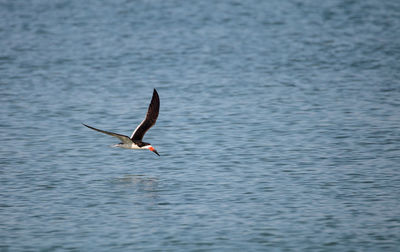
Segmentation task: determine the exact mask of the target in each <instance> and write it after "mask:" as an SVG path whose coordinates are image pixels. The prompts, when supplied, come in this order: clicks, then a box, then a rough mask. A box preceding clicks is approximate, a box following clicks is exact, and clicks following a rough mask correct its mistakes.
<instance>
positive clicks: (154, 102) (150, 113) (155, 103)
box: [82, 89, 160, 156]
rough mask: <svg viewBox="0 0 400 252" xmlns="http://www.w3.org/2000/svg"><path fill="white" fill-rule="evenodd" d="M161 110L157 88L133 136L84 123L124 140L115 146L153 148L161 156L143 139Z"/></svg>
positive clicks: (141, 148)
mask: <svg viewBox="0 0 400 252" xmlns="http://www.w3.org/2000/svg"><path fill="white" fill-rule="evenodd" d="M159 111H160V98H159V97H158V93H157V90H156V89H154V91H153V97H152V98H151V102H150V105H149V109H148V110H147V114H146V118H144V120H143V121H142V122H141V123H140V124H139V125H138V126H137V127H136V129H135V131H133V133H132V135H131V137H128V136H125V135H121V134H117V133H113V132H109V131H105V130H100V129H96V128H94V127H92V126H89V125H86V124H84V123H82V124H83V125H85V126H86V127H88V128H89V129H92V130H96V131H98V132H101V133H104V134H107V135H110V136H113V137H116V138H118V139H119V140H121V141H122V143H119V144H115V145H113V147H119V148H124V149H140V150H143V149H147V150H151V151H152V152H154V153H155V154H157V155H158V156H160V154H158V152H157V151H156V150H155V149H154V147H153V146H151V144H149V143H146V142H143V141H142V139H143V136H144V134H145V133H146V132H147V131H148V130H149V129H150V128H151V127H153V125H154V124H155V123H156V121H157V117H158V112H159Z"/></svg>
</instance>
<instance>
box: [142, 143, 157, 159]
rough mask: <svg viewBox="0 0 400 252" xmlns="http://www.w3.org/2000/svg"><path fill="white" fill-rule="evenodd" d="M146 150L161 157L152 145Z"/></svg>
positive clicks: (147, 146)
mask: <svg viewBox="0 0 400 252" xmlns="http://www.w3.org/2000/svg"><path fill="white" fill-rule="evenodd" d="M145 148H146V149H149V150H151V151H152V152H154V153H156V154H157V155H158V156H160V154H158V152H157V151H156V149H154V147H153V146H151V145H150V144H149V145H146V146H145Z"/></svg>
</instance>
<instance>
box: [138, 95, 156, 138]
mask: <svg viewBox="0 0 400 252" xmlns="http://www.w3.org/2000/svg"><path fill="white" fill-rule="evenodd" d="M159 111H160V97H159V96H158V93H157V90H156V89H154V91H153V98H151V102H150V105H149V109H148V110H147V114H146V118H145V119H144V120H143V121H142V122H141V123H140V124H139V126H137V127H136V129H135V131H133V133H132V136H131V140H132V141H134V140H135V141H141V140H142V139H143V136H144V134H145V133H146V132H147V131H148V130H149V129H150V128H151V127H153V125H154V124H156V121H157V117H158V112H159Z"/></svg>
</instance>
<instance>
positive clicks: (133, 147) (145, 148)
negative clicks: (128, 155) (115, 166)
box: [112, 143, 151, 150]
mask: <svg viewBox="0 0 400 252" xmlns="http://www.w3.org/2000/svg"><path fill="white" fill-rule="evenodd" d="M112 147H118V148H123V149H134V150H147V149H149V148H150V147H151V145H146V146H143V147H139V146H137V145H136V144H134V143H132V144H126V143H124V144H114V145H112Z"/></svg>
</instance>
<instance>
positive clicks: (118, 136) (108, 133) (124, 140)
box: [82, 123, 132, 144]
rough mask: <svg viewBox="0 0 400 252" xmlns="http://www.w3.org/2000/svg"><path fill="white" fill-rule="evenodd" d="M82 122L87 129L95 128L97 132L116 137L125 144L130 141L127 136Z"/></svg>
mask: <svg viewBox="0 0 400 252" xmlns="http://www.w3.org/2000/svg"><path fill="white" fill-rule="evenodd" d="M82 124H83V125H85V126H86V127H88V128H89V129H92V130H96V131H98V132H101V133H104V134H107V135H110V136H113V137H116V138H118V139H119V140H121V141H122V142H123V143H126V144H130V143H132V140H131V139H130V138H129V137H128V136H125V135H121V134H117V133H113V132H109V131H105V130H101V129H96V128H94V127H92V126H89V125H86V124H84V123H82Z"/></svg>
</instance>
